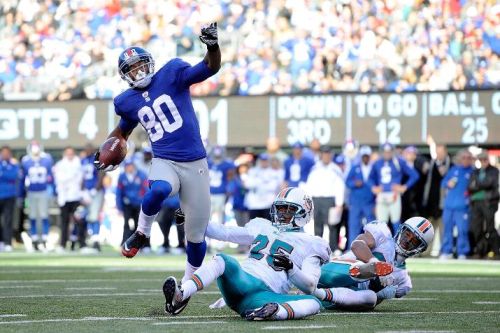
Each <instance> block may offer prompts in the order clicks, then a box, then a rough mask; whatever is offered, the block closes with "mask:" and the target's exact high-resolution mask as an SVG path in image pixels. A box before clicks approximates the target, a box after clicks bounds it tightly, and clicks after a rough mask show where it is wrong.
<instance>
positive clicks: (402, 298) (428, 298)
mask: <svg viewBox="0 0 500 333" xmlns="http://www.w3.org/2000/svg"><path fill="white" fill-rule="evenodd" d="M435 300H436V298H430V297H422V298H418V297H401V298H391V299H389V300H388V301H435Z"/></svg>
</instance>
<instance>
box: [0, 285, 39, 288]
mask: <svg viewBox="0 0 500 333" xmlns="http://www.w3.org/2000/svg"><path fill="white" fill-rule="evenodd" d="M24 288H42V286H36V285H24V286H0V289H24Z"/></svg>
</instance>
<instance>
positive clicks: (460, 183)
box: [440, 150, 473, 259]
mask: <svg viewBox="0 0 500 333" xmlns="http://www.w3.org/2000/svg"><path fill="white" fill-rule="evenodd" d="M472 161H473V159H472V154H471V153H470V152H469V151H467V150H461V151H460V152H458V154H457V157H456V164H455V166H453V167H452V168H451V169H450V170H449V171H448V173H446V175H445V176H444V178H443V180H442V181H441V188H443V189H445V190H446V191H447V193H446V196H445V199H444V210H443V229H444V230H443V244H442V245H441V256H440V258H441V259H451V258H452V257H453V228H454V227H455V225H456V226H457V229H458V237H457V244H456V252H457V255H458V259H465V258H466V256H467V254H469V252H470V245H469V193H468V186H469V181H470V178H471V175H472V171H473V168H472Z"/></svg>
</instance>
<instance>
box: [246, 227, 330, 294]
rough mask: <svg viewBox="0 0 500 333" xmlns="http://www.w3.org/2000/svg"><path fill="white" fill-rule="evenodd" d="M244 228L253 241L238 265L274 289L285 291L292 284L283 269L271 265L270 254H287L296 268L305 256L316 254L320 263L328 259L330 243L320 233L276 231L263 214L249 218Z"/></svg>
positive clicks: (300, 264)
mask: <svg viewBox="0 0 500 333" xmlns="http://www.w3.org/2000/svg"><path fill="white" fill-rule="evenodd" d="M245 228H246V229H247V230H248V232H249V233H250V234H252V235H253V236H254V241H253V243H252V247H251V250H250V254H249V257H248V258H247V259H245V261H244V262H243V263H242V265H241V266H242V268H243V269H244V270H245V271H246V272H247V273H249V274H251V275H253V276H255V277H256V278H258V279H260V280H261V281H263V282H264V283H265V284H266V285H267V286H268V287H269V288H271V290H272V291H274V292H276V293H280V294H286V293H288V292H289V290H290V288H291V284H290V282H289V281H288V276H287V274H286V272H285V271H283V270H282V269H280V268H277V267H275V266H274V265H273V260H272V255H273V254H277V253H284V254H287V255H289V258H290V259H291V260H292V262H293V264H294V266H296V267H299V268H302V263H303V261H304V260H305V259H306V258H308V257H317V258H319V259H320V261H321V264H323V263H326V262H328V261H329V260H330V253H331V250H330V246H329V245H328V243H327V242H326V241H325V240H324V239H322V238H320V237H316V236H312V235H309V234H306V233H304V232H300V231H279V230H278V228H276V227H274V226H273V225H272V224H271V222H270V221H269V220H266V219H262V218H255V219H253V220H251V221H250V222H248V223H247V224H246V225H245Z"/></svg>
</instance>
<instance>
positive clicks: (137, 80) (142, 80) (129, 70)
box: [119, 54, 155, 88]
mask: <svg viewBox="0 0 500 333" xmlns="http://www.w3.org/2000/svg"><path fill="white" fill-rule="evenodd" d="M139 62H141V63H140V64H138V65H137V63H139ZM134 65H135V66H134ZM154 67H155V63H154V60H153V58H152V57H151V55H149V54H140V55H137V56H132V57H130V58H128V59H127V60H126V61H124V62H123V63H122V64H121V66H120V68H119V70H120V76H121V78H122V79H124V80H125V81H127V83H128V84H129V85H130V86H131V87H134V88H145V87H147V86H148V85H149V83H151V79H152V78H153V74H154ZM134 74H135V75H134Z"/></svg>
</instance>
